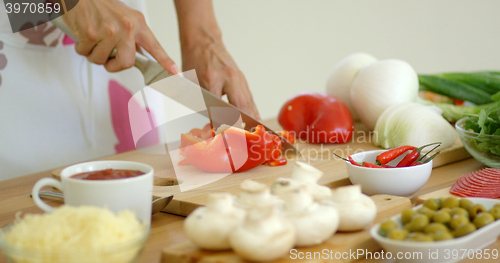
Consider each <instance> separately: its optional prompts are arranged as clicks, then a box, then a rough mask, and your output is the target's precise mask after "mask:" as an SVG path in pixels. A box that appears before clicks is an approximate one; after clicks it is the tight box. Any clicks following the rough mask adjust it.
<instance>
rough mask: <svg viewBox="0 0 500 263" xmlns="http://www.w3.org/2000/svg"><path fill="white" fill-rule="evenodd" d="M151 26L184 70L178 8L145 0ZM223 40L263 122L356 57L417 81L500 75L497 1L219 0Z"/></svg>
mask: <svg viewBox="0 0 500 263" xmlns="http://www.w3.org/2000/svg"><path fill="white" fill-rule="evenodd" d="M146 2H147V5H148V11H149V22H150V24H151V27H152V30H153V31H154V32H155V33H156V35H157V37H158V38H159V39H160V42H161V43H162V45H163V46H164V47H165V49H166V50H167V52H168V53H169V54H170V55H171V56H172V57H173V58H174V60H175V61H177V62H178V63H179V64H180V51H179V43H178V31H177V22H176V15H175V10H174V5H173V2H172V1H171V0H146ZM214 6H215V11H216V15H217V19H218V22H219V25H220V27H221V28H222V31H223V38H224V41H225V44H226V46H227V48H228V50H229V51H230V52H231V54H232V55H233V57H234V58H235V60H236V62H237V63H238V65H239V67H240V68H241V69H242V70H243V72H244V73H245V75H246V77H247V80H248V82H249V85H250V88H251V89H252V92H253V95H254V99H255V101H256V103H257V107H258V108H259V110H260V112H261V115H262V117H263V118H270V117H273V116H276V115H277V113H278V111H279V109H280V107H281V105H282V104H283V102H284V101H285V100H286V99H287V98H289V97H291V96H293V95H294V94H296V93H299V92H301V91H316V92H322V91H324V89H325V82H326V79H327V77H328V74H329V73H330V71H331V70H332V69H333V67H335V65H336V64H337V63H338V62H339V61H340V60H341V59H342V58H344V57H346V56H347V55H349V54H351V53H355V52H360V51H362V52H367V53H370V54H372V55H373V56H375V57H377V58H379V59H384V58H399V59H403V60H406V61H407V62H409V63H410V64H411V65H412V66H413V67H414V68H415V70H416V71H417V72H418V73H432V72H439V71H468V70H483V69H491V70H493V69H496V70H500V34H499V33H500V30H499V28H500V15H499V12H500V1H498V0H474V1H472V0H440V1H436V0H418V1H417V0H414V1H409V0H408V1H403V0H356V1H354V0H351V1H347V0H314V1H310V0H267V1H266V0H214Z"/></svg>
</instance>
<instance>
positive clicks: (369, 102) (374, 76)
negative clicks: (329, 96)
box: [351, 59, 418, 130]
mask: <svg viewBox="0 0 500 263" xmlns="http://www.w3.org/2000/svg"><path fill="white" fill-rule="evenodd" d="M417 97H418V75H417V73H416V72H415V70H414V69H413V68H412V67H411V66H410V64H408V63H407V62H405V61H402V60H398V59H387V60H382V61H377V62H374V63H371V64H368V65H366V66H364V67H362V68H361V69H360V70H359V72H358V74H357V76H356V78H355V79H354V81H353V83H352V86H351V101H352V104H353V106H354V109H355V111H356V112H357V114H358V116H359V118H360V119H361V122H362V123H363V124H364V125H365V126H366V127H367V128H368V129H369V130H373V129H374V128H375V124H376V123H377V120H378V118H379V116H380V115H381V114H382V112H384V111H385V110H386V109H387V108H389V107H390V106H393V105H397V104H402V103H409V102H414V101H416V100H417Z"/></svg>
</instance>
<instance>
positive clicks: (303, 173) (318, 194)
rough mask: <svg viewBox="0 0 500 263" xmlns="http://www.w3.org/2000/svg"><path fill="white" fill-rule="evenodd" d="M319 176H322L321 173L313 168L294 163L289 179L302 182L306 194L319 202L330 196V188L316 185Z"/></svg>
mask: <svg viewBox="0 0 500 263" xmlns="http://www.w3.org/2000/svg"><path fill="white" fill-rule="evenodd" d="M321 176H323V172H322V171H320V170H318V169H316V168H315V167H314V166H312V165H310V164H307V163H303V162H295V166H294V167H293V171H292V176H291V178H292V179H295V180H298V181H299V182H303V183H304V184H305V185H306V187H307V192H308V193H309V194H311V195H312V196H313V197H314V200H316V201H321V200H323V199H326V198H329V197H330V196H331V190H330V188H328V187H326V186H323V185H319V184H318V180H319V179H320V178H321Z"/></svg>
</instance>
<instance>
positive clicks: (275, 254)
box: [229, 206, 295, 261]
mask: <svg viewBox="0 0 500 263" xmlns="http://www.w3.org/2000/svg"><path fill="white" fill-rule="evenodd" d="M229 241H230V243H231V247H232V248H233V250H234V252H235V253H236V254H237V255H238V256H240V257H242V258H244V259H247V260H252V261H269V260H275V259H277V258H280V257H282V256H285V255H286V254H288V253H289V252H290V249H292V248H293V245H294V244H295V229H294V227H293V225H292V223H290V222H289V221H288V220H286V219H285V218H283V217H281V216H279V215H278V214H277V213H276V210H275V209H274V208H273V207H272V206H270V207H268V208H267V209H257V208H254V209H251V210H250V211H249V212H248V214H247V217H246V219H245V222H244V223H243V224H242V225H240V226H239V227H237V228H236V229H235V230H234V231H233V232H232V233H231V234H230V236H229Z"/></svg>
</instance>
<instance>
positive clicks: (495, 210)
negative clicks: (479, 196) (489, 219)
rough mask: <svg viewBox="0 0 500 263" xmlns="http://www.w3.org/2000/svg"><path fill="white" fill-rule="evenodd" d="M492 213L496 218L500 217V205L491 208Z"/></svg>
mask: <svg viewBox="0 0 500 263" xmlns="http://www.w3.org/2000/svg"><path fill="white" fill-rule="evenodd" d="M490 214H491V215H493V217H494V218H495V220H497V219H500V206H494V207H493V208H492V209H491V210H490Z"/></svg>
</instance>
